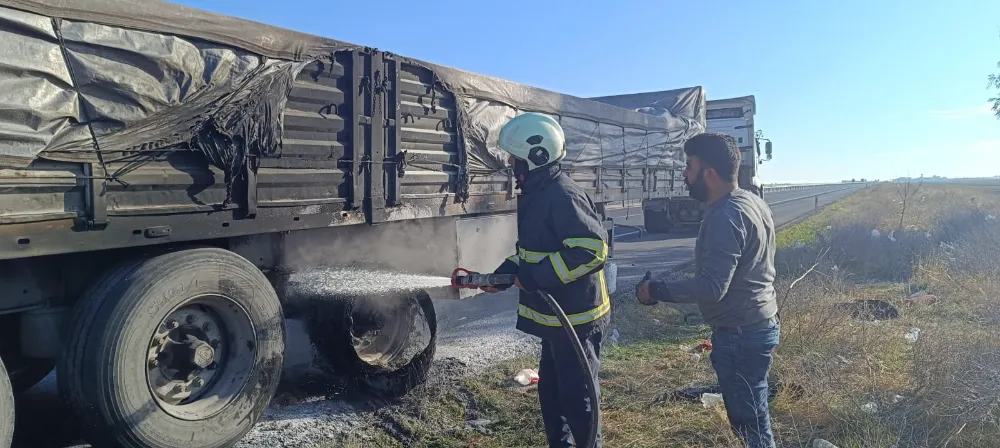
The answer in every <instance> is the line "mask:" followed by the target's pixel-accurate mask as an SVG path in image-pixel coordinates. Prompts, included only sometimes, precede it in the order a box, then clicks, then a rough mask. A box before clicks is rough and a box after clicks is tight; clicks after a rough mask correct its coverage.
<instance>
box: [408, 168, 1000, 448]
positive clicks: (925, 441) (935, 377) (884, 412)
mask: <svg viewBox="0 0 1000 448" xmlns="http://www.w3.org/2000/svg"><path fill="white" fill-rule="evenodd" d="M912 191H913V190H912V189H911V190H909V193H908V194H909V197H908V198H907V202H908V203H907V207H906V208H907V210H906V212H905V213H901V209H902V200H901V195H900V192H899V190H898V189H897V188H896V186H894V185H886V184H883V185H880V186H878V187H876V188H874V189H871V190H867V191H864V192H861V193H859V194H856V195H853V196H851V197H850V198H848V199H846V200H844V201H842V202H840V203H837V204H835V205H834V206H833V207H831V208H828V209H826V210H825V211H824V212H821V213H820V214H818V215H816V216H814V217H812V218H810V219H808V220H806V221H803V222H802V223H799V224H798V225H796V226H793V227H791V228H789V229H786V230H785V231H783V234H782V235H781V238H779V239H780V240H781V241H783V242H784V245H783V246H782V248H781V249H779V253H778V264H779V266H778V268H779V279H778V280H777V281H776V288H777V290H778V291H779V303H780V305H781V308H782V311H781V313H782V319H783V328H782V341H781V345H780V346H779V348H778V351H777V353H776V355H775V366H774V370H773V378H775V379H780V380H782V381H783V382H785V383H788V384H793V385H796V386H799V387H801V390H804V394H802V395H793V394H790V393H782V394H780V395H779V396H778V397H777V398H776V399H775V401H774V402H773V403H772V411H773V418H774V429H775V432H776V436H777V438H778V442H779V446H783V447H810V446H812V445H811V444H812V442H813V440H815V439H816V438H823V439H826V440H829V441H831V442H833V443H835V444H836V445H837V446H840V447H865V448H867V447H878V448H888V447H893V446H894V447H897V448H904V447H946V446H947V447H974V448H978V447H984V448H985V447H995V446H1000V306H998V300H997V299H996V297H998V296H1000V221H998V220H996V219H995V218H993V216H994V214H996V215H1000V186H998V187H997V188H984V187H968V186H958V185H923V186H921V188H920V189H919V190H917V193H915V194H912ZM901 218H902V221H903V225H902V227H900V225H899V223H900V220H901ZM828 226H829V228H828ZM872 229H877V230H878V231H879V236H878V237H873V236H872ZM890 233H892V239H894V240H895V241H892V240H890V238H889V234H890ZM808 235H811V238H806V236H808ZM789 241H791V243H789ZM796 241H801V242H802V244H799V245H796V244H795V242H796ZM806 272H808V275H806V276H805V277H804V278H802V279H801V281H799V282H798V283H796V284H795V286H794V288H790V285H791V284H792V280H793V279H797V278H799V277H801V276H802V275H803V274H804V273H806ZM914 293H922V294H925V298H926V295H932V296H934V297H935V298H936V301H934V303H929V302H930V301H927V302H926V303H921V304H917V305H914V306H906V305H905V303H906V299H907V297H910V296H911V295H913V294H914ZM856 299H870V300H884V301H886V302H889V303H891V304H893V305H895V306H896V307H897V308H898V309H899V310H900V313H901V317H900V318H899V319H891V320H885V321H881V322H862V321H858V320H855V319H854V318H852V317H851V316H850V315H848V314H847V313H845V312H843V311H837V308H835V306H834V305H835V304H837V303H844V302H850V301H853V300H856ZM689 311H691V309H690V308H685V309H677V308H671V307H666V306H658V307H654V308H647V307H642V306H640V305H637V304H636V303H635V302H634V299H633V297H632V287H631V285H619V293H618V294H617V295H616V297H615V308H614V311H613V312H614V324H613V326H614V327H617V328H618V330H619V334H620V342H621V344H615V343H613V342H610V341H609V342H608V344H607V345H606V348H605V352H604V356H603V362H602V370H601V387H602V392H603V396H602V401H603V419H604V434H605V438H606V439H605V440H606V446H609V447H663V446H671V447H733V446H738V444H737V443H736V442H735V441H734V440H733V438H732V435H731V434H730V432H729V430H728V427H727V422H726V418H725V412H724V411H723V410H722V408H720V407H717V408H713V409H705V408H704V407H702V406H701V405H700V404H697V403H687V402H676V401H667V402H662V403H656V399H657V397H659V396H661V395H662V394H664V393H665V392H670V391H673V390H676V389H678V388H682V387H686V386H690V385H699V384H711V383H713V382H714V374H713V372H712V370H711V368H710V365H709V363H708V360H707V358H708V357H707V356H704V357H702V359H701V360H693V359H692V358H691V356H690V354H688V353H687V352H685V351H683V350H682V349H681V346H682V345H683V346H694V345H696V344H697V343H698V341H700V340H702V339H704V338H705V337H707V335H708V329H707V328H705V327H703V326H690V325H685V324H684V323H683V319H682V318H683V316H684V315H685V314H686V313H688V312H689ZM912 328H919V329H920V332H919V337H918V338H917V340H916V342H910V341H908V340H907V339H906V337H905V335H906V334H907V332H908V331H910V330H911V329H912ZM535 365H537V360H535V359H516V360H511V361H509V362H506V363H503V364H501V365H500V366H498V367H497V368H496V369H494V370H493V371H491V372H490V373H488V374H486V375H484V376H481V377H476V378H471V379H464V380H461V381H460V384H458V385H457V387H456V388H454V389H453V390H442V391H440V392H439V393H438V394H437V395H436V396H432V397H429V398H428V399H427V400H426V401H424V403H425V406H424V407H425V408H426V409H424V410H423V411H422V413H423V414H424V416H423V417H420V416H416V417H414V418H413V419H412V420H410V421H408V422H406V423H405V424H406V425H409V426H410V427H412V428H414V429H413V431H414V433H415V434H418V436H416V437H414V438H413V439H411V440H409V441H408V442H409V446H428V447H458V446H475V447H501V446H544V445H545V443H544V439H543V436H542V426H541V418H540V416H539V413H538V402H537V394H536V393H535V392H534V390H532V388H520V387H513V386H511V385H510V383H509V378H510V377H511V376H512V375H513V374H514V372H516V371H517V370H518V369H520V368H523V367H532V366H535ZM456 391H457V392H456ZM470 403H472V404H471V405H470ZM470 409H473V410H474V412H472V411H470ZM430 420H433V421H434V424H433V425H428V424H427V423H428V421H430ZM470 420H480V422H479V423H482V424H481V425H478V426H477V425H472V426H470V425H469V423H468V422H469V421H470ZM484 422H485V423H484ZM428 428H434V429H428Z"/></svg>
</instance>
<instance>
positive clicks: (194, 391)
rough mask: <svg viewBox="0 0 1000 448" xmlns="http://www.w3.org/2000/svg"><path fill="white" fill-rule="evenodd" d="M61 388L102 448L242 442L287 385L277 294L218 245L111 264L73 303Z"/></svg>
mask: <svg viewBox="0 0 1000 448" xmlns="http://www.w3.org/2000/svg"><path fill="white" fill-rule="evenodd" d="M70 327H71V329H70V332H69V333H68V335H69V336H68V338H67V342H68V344H67V348H66V351H65V352H64V355H63V358H62V359H61V360H60V363H59V366H58V381H59V389H60V392H61V393H62V395H63V399H64V400H65V401H66V403H67V405H68V407H69V408H70V410H71V411H72V412H73V413H74V414H75V415H76V418H77V419H78V421H80V422H81V423H82V426H83V428H84V430H85V433H86V434H85V435H86V437H87V439H88V441H89V442H90V443H91V444H93V445H94V446H115V447H123V448H133V447H134V448H140V447H160V448H175V447H176V448H214V447H228V446H232V445H233V444H235V443H236V442H237V441H239V440H240V439H241V438H243V436H244V435H245V434H246V433H247V432H248V431H249V430H250V429H251V427H252V426H253V425H254V423H256V422H257V420H258V419H259V418H260V416H261V414H263V412H264V409H265V408H266V407H267V405H268V403H269V402H270V400H271V398H272V397H273V396H274V393H275V390H276V388H277V386H278V382H279V380H280V376H281V371H282V367H283V357H284V349H285V327H284V316H283V314H282V309H281V304H280V303H279V302H278V297H277V294H276V293H275V292H274V288H273V287H271V285H270V283H268V281H267V279H266V278H265V277H264V275H263V273H261V272H260V270H258V269H257V268H256V267H254V265H253V264H251V263H250V262H249V261H247V260H246V259H244V258H242V257H240V256H239V255H236V254H234V253H232V252H229V251H226V250H222V249H216V248H196V249H188V250H177V251H172V252H166V253H160V254H158V255H154V256H147V257H143V258H141V259H138V260H135V261H132V262H129V263H125V264H123V265H122V266H119V267H117V268H115V269H112V270H111V271H109V272H108V273H106V274H105V275H104V276H103V277H101V278H100V279H99V280H98V281H97V282H96V283H94V284H93V285H92V286H91V287H90V288H89V289H88V291H87V292H85V293H84V295H83V296H82V297H81V298H80V300H79V302H78V303H77V304H76V310H75V312H74V314H73V321H72V322H71V325H70Z"/></svg>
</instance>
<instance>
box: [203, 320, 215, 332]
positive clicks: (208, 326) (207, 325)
mask: <svg viewBox="0 0 1000 448" xmlns="http://www.w3.org/2000/svg"><path fill="white" fill-rule="evenodd" d="M201 329H202V330H205V332H209V331H212V330H213V329H215V327H214V326H212V323H211V322H205V325H202V326H201Z"/></svg>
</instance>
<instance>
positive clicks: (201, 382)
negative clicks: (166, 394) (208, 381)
mask: <svg viewBox="0 0 1000 448" xmlns="http://www.w3.org/2000/svg"><path fill="white" fill-rule="evenodd" d="M191 385H192V386H194V387H201V386H204V385H205V380H203V379H202V378H201V377H200V376H196V377H194V379H193V380H191Z"/></svg>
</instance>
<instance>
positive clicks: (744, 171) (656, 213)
mask: <svg viewBox="0 0 1000 448" xmlns="http://www.w3.org/2000/svg"><path fill="white" fill-rule="evenodd" d="M682 92H683V90H665V91H657V92H644V93H635V94H626V95H615V96H605V97H595V98H591V99H593V100H595V101H600V102H603V103H607V104H612V105H615V106H618V107H623V108H627V109H633V110H636V111H638V112H643V113H649V114H653V115H659V116H699V114H703V116H704V117H705V123H706V130H707V131H708V132H721V133H724V134H727V135H729V136H732V137H733V138H734V139H735V140H736V143H737V145H739V146H740V149H741V155H742V161H741V164H740V168H739V179H738V183H739V186H740V188H743V189H746V190H749V191H751V192H753V193H754V194H757V195H759V196H760V197H762V198H763V197H764V185H763V183H762V181H761V179H760V176H759V166H760V164H761V163H763V161H764V160H770V159H771V150H772V148H771V141H770V140H768V139H765V138H763V137H762V136H761V135H760V133H759V132H757V131H756V130H755V128H754V122H753V117H754V115H755V114H756V112H757V103H756V100H755V99H754V97H753V96H752V95H751V96H744V97H738V98H726V99H720V100H708V101H706V109H705V110H704V111H699V112H696V111H695V108H696V105H695V104H693V103H691V102H690V101H686V99H685V98H684V96H683V95H679V94H678V93H682ZM762 141H764V142H765V148H766V149H765V153H766V159H764V158H762V157H761V151H760V143H761V142H762ZM681 186H682V188H683V189H682V191H681V194H679V195H671V196H667V197H658V198H649V199H644V200H643V201H642V202H643V204H642V206H643V221H644V225H645V228H646V230H647V231H649V232H653V233H664V232H670V231H671V230H673V229H674V228H676V227H678V226H685V225H687V226H690V225H695V224H698V223H700V222H701V218H702V214H703V212H704V206H703V205H702V204H701V203H699V202H697V201H695V200H693V199H691V198H690V197H688V196H687V188H686V186H684V185H683V183H681Z"/></svg>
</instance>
